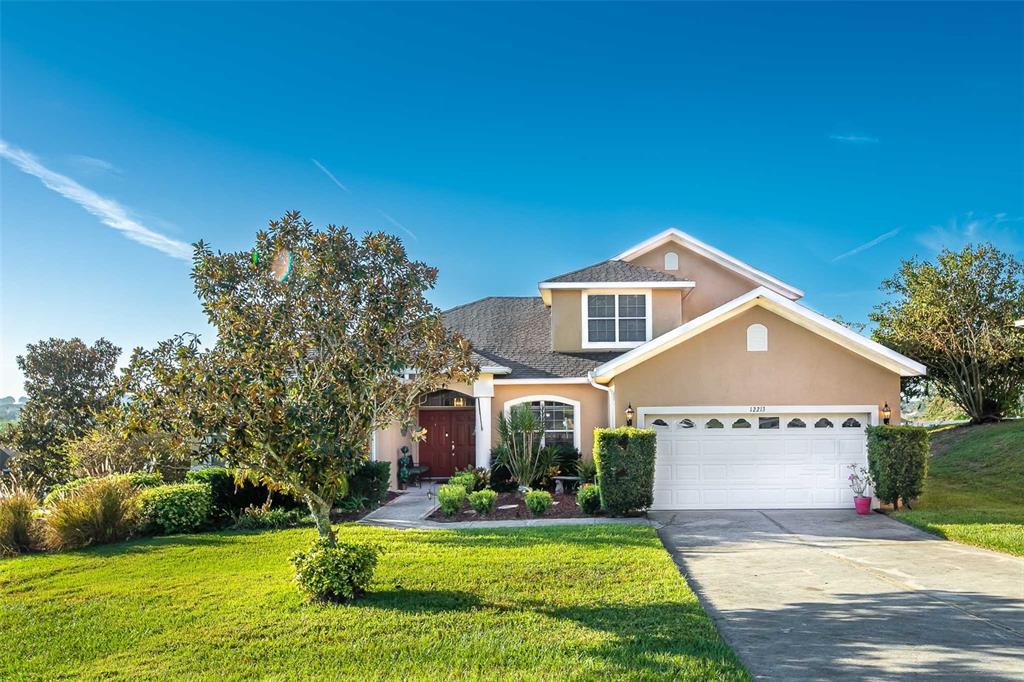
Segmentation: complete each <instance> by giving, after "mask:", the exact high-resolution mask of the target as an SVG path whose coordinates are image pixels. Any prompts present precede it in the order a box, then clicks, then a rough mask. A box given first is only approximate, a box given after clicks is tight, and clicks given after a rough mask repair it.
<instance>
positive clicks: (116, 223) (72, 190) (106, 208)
mask: <svg viewBox="0 0 1024 682" xmlns="http://www.w3.org/2000/svg"><path fill="white" fill-rule="evenodd" d="M0 157H2V158H5V159H7V160H8V161H10V162H11V163H12V164H14V165H15V166H16V167H17V168H18V169H19V170H21V171H22V172H24V173H27V174H28V175H32V176H35V177H37V178H39V180H40V181H42V183H43V185H45V186H46V187H47V188H49V189H51V190H53V191H54V192H56V193H57V194H59V195H61V196H62V197H64V198H65V199H69V200H71V201H73V202H75V203H76V204H78V205H79V206H81V207H82V208H84V209H85V210H86V211H88V212H89V213H91V214H93V215H94V216H96V217H97V218H99V220H100V222H101V223H103V224H104V225H106V226H107V227H112V228H114V229H115V230H117V231H119V232H121V233H122V234H123V235H124V236H125V237H127V238H128V239H131V240H132V241H134V242H138V243H139V244H142V245H143V246H148V247H149V248H151V249H156V250H157V251H159V252H161V253H164V254H166V255H168V256H170V257H172V258H177V259H180V260H184V261H191V260H192V247H191V246H189V245H188V244H186V243H185V242H182V241H179V240H177V239H172V238H171V237H167V236H165V235H162V234H160V233H159V232H155V231H153V230H151V229H149V228H148V227H146V226H145V225H143V224H142V223H140V222H139V221H137V220H135V219H134V218H132V217H131V215H130V214H129V212H128V209H126V208H125V207H124V206H122V205H121V204H119V203H118V202H117V201H115V200H113V199H108V198H107V197H104V196H100V195H99V194H97V193H96V192H94V191H92V190H91V189H89V188H87V187H83V186H82V185H80V184H78V183H77V182H75V181H74V180H72V179H71V178H69V177H67V176H66V175H61V174H60V173H57V172H55V171H52V170H50V169H49V168H47V167H46V166H44V165H43V164H42V163H41V162H40V161H39V160H38V159H37V158H36V157H35V156H33V155H32V154H30V153H29V152H27V151H25V150H23V149H19V148H17V147H14V146H11V145H10V144H8V143H7V142H6V141H5V140H0Z"/></svg>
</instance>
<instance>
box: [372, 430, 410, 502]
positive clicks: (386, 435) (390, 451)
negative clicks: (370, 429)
mask: <svg viewBox="0 0 1024 682" xmlns="http://www.w3.org/2000/svg"><path fill="white" fill-rule="evenodd" d="M403 445H407V446H409V452H410V453H411V454H412V456H413V459H414V460H415V459H416V443H413V442H412V441H411V440H410V439H409V437H408V436H403V435H402V429H401V427H399V426H398V425H397V424H393V425H392V426H390V427H389V428H387V429H384V430H383V431H378V432H377V461H379V462H391V489H392V490H395V489H397V488H398V458H399V457H401V453H400V452H399V448H401V447H402V446H403Z"/></svg>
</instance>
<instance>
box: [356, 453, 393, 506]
mask: <svg viewBox="0 0 1024 682" xmlns="http://www.w3.org/2000/svg"><path fill="white" fill-rule="evenodd" d="M390 486H391V462H370V461H366V462H363V464H362V466H360V467H359V469H358V470H357V471H356V472H355V473H354V474H352V476H351V477H350V478H349V481H348V494H349V497H364V498H366V501H367V502H368V503H369V504H370V505H371V506H373V505H376V504H380V503H381V502H383V501H384V498H385V497H387V494H388V488H389V487H390Z"/></svg>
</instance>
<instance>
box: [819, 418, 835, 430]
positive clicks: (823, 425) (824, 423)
mask: <svg viewBox="0 0 1024 682" xmlns="http://www.w3.org/2000/svg"><path fill="white" fill-rule="evenodd" d="M833 426H835V424H833V423H832V422H830V421H829V420H828V419H825V418H824V417H822V418H821V419H819V420H818V421H816V422H814V428H816V429H831V428H832V427H833Z"/></svg>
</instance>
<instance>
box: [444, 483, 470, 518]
mask: <svg viewBox="0 0 1024 682" xmlns="http://www.w3.org/2000/svg"><path fill="white" fill-rule="evenodd" d="M437 501H438V503H439V504H440V505H441V511H443V512H444V515H445V516H455V515H456V514H458V513H459V512H460V511H462V505H463V503H464V502H465V501H466V487H465V486H463V485H460V484H457V483H449V484H447V485H443V486H441V487H440V488H438V489H437Z"/></svg>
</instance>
